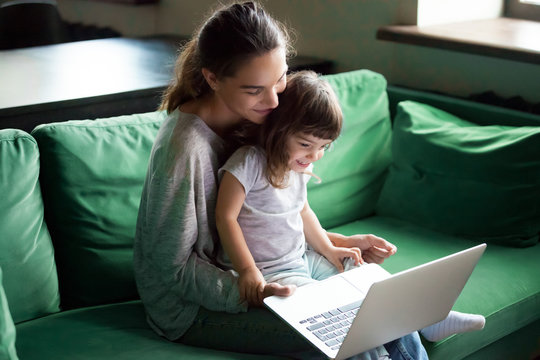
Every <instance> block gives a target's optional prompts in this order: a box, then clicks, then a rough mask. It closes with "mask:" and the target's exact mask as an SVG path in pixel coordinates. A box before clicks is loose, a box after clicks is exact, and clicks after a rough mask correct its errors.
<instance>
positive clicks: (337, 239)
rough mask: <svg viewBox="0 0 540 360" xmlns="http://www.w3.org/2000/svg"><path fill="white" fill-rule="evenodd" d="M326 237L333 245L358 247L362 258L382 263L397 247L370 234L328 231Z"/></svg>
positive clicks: (369, 261) (366, 260)
mask: <svg viewBox="0 0 540 360" xmlns="http://www.w3.org/2000/svg"><path fill="white" fill-rule="evenodd" d="M328 237H329V238H330V241H332V243H333V244H334V245H335V246H339V247H347V248H354V247H357V248H359V249H360V250H361V251H362V258H363V259H364V261H365V262H368V263H377V264H382V263H383V262H384V260H385V259H387V258H389V257H390V256H392V255H394V254H395V253H396V251H397V247H396V246H395V245H394V244H392V243H390V242H388V241H386V240H385V239H383V238H381V237H378V236H375V235H371V234H367V235H365V234H358V235H351V236H345V235H341V234H337V233H328Z"/></svg>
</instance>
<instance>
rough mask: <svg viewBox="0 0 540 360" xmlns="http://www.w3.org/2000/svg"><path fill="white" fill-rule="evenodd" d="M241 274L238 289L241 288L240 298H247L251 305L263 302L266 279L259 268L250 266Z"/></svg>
mask: <svg viewBox="0 0 540 360" xmlns="http://www.w3.org/2000/svg"><path fill="white" fill-rule="evenodd" d="M239 275H240V277H239V278H238V290H240V299H241V300H246V301H247V302H248V304H249V305H260V304H262V300H263V297H264V296H263V295H264V294H263V291H264V287H265V285H266V281H265V280H264V277H263V276H262V274H261V272H260V271H259V269H257V268H256V267H249V268H247V269H244V270H243V271H242V272H240V273H239Z"/></svg>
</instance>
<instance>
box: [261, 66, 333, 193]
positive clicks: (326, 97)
mask: <svg viewBox="0 0 540 360" xmlns="http://www.w3.org/2000/svg"><path fill="white" fill-rule="evenodd" d="M342 122H343V113H342V111H341V107H340V106H339V101H338V99H337V97H336V95H335V93H334V91H333V90H332V87H331V86H330V84H329V83H328V82H327V81H326V80H324V79H323V78H321V77H319V76H318V75H317V74H316V73H314V72H313V71H300V72H297V73H294V74H291V75H289V76H288V77H287V88H286V89H285V91H283V93H281V94H280V95H279V105H278V107H277V108H276V109H274V110H273V111H272V113H271V114H270V115H269V116H268V118H267V119H266V121H265V122H264V124H263V125H262V126H261V131H260V137H259V145H260V146H261V147H262V148H263V149H264V150H265V152H266V158H267V168H266V177H267V178H268V181H269V182H270V184H271V185H272V186H274V187H277V188H283V187H286V186H287V180H288V179H287V174H288V172H289V168H288V162H289V153H288V149H287V146H286V144H287V139H288V138H289V137H290V136H294V135H296V134H299V133H303V134H306V135H312V136H315V137H318V138H320V139H328V140H332V141H333V140H335V139H337V137H338V136H339V134H340V132H341V126H342Z"/></svg>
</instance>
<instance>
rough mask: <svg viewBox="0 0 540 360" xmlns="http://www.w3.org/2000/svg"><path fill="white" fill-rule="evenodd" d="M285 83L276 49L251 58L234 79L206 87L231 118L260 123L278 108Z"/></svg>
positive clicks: (283, 64)
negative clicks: (211, 88) (211, 90)
mask: <svg viewBox="0 0 540 360" xmlns="http://www.w3.org/2000/svg"><path fill="white" fill-rule="evenodd" d="M286 82H287V61H286V56H285V49H283V48H277V49H274V50H272V51H270V52H268V53H266V54H264V55H261V56H258V57H255V58H253V59H252V60H251V61H249V62H248V63H246V64H245V65H244V66H242V67H241V68H240V69H239V70H238V71H237V73H236V75H235V76H234V77H226V78H223V79H219V80H216V81H215V83H214V84H212V83H210V86H214V91H215V95H216V96H217V97H218V98H219V99H220V100H221V101H222V103H223V104H224V105H225V107H226V108H227V110H228V111H229V112H230V115H231V117H232V118H236V119H237V120H241V119H246V120H249V121H251V122H254V123H256V124H262V123H263V122H264V120H265V119H266V117H267V116H268V114H270V112H272V110H273V109H274V108H276V107H277V106H278V94H279V93H281V92H283V90H285V86H286Z"/></svg>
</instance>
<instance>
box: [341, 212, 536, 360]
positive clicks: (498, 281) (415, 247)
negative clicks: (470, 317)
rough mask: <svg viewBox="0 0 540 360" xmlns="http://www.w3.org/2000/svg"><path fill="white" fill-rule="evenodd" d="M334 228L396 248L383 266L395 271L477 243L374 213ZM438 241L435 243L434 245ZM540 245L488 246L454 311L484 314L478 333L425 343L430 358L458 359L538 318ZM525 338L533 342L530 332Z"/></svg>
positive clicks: (442, 359)
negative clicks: (371, 236) (382, 240)
mask: <svg viewBox="0 0 540 360" xmlns="http://www.w3.org/2000/svg"><path fill="white" fill-rule="evenodd" d="M332 231H337V232H342V233H344V234H348V235H350V234H358V233H360V234H366V233H372V234H376V235H379V236H381V237H383V238H385V239H386V240H388V241H390V242H392V243H393V244H395V245H396V246H397V247H398V251H397V253H396V254H395V255H394V256H392V257H391V258H390V259H387V260H386V261H385V262H384V264H383V267H384V268H386V269H387V270H388V271H389V272H391V273H396V272H398V271H401V270H405V269H408V268H410V267H413V266H416V265H420V264H423V263H425V262H428V261H431V260H435V259H437V258H440V257H443V256H446V255H449V254H451V253H454V252H457V251H460V250H464V249H466V248H469V247H471V246H474V245H475V243H474V242H472V241H470V240H467V239H464V238H459V237H455V236H451V235H447V234H443V233H438V232H435V231H432V230H429V229H427V228H423V227H420V226H417V225H415V224H412V223H409V222H406V221H403V220H398V219H395V218H389V217H382V216H373V217H369V218H365V219H362V220H359V221H356V222H352V223H349V224H346V225H343V226H340V227H338V228H335V229H332ZM435 244H436V245H435ZM538 259H540V245H536V246H532V247H529V248H511V247H506V246H501V245H495V244H488V246H487V249H486V251H485V253H484V255H483V256H482V258H481V259H480V261H479V263H478V265H477V267H476V268H475V270H474V271H473V273H472V275H471V277H470V279H469V281H468V282H467V284H466V285H465V288H464V289H463V292H462V293H461V295H460V296H459V298H458V300H457V302H456V304H455V305H454V308H453V309H454V310H456V311H461V312H468V313H478V314H482V315H484V316H485V317H486V326H485V328H484V329H483V330H482V331H476V332H470V333H463V334H457V335H453V336H451V337H449V338H446V339H444V340H442V341H440V342H437V343H427V346H426V347H427V349H428V352H429V354H430V359H434V360H437V359H440V360H446V359H461V358H463V357H465V356H467V355H469V354H472V353H473V352H475V351H477V350H479V349H480V348H482V347H484V346H486V345H488V344H490V343H492V342H494V341H497V340H498V339H500V338H502V337H504V336H506V335H508V334H510V333H512V332H514V331H516V330H518V329H520V328H522V327H524V326H526V325H527V324H529V323H532V322H534V321H538V320H539V319H540V277H539V276H538V274H540V262H539V261H538ZM523 341H524V343H526V342H535V343H536V342H537V341H538V334H530V338H529V339H523Z"/></svg>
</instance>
